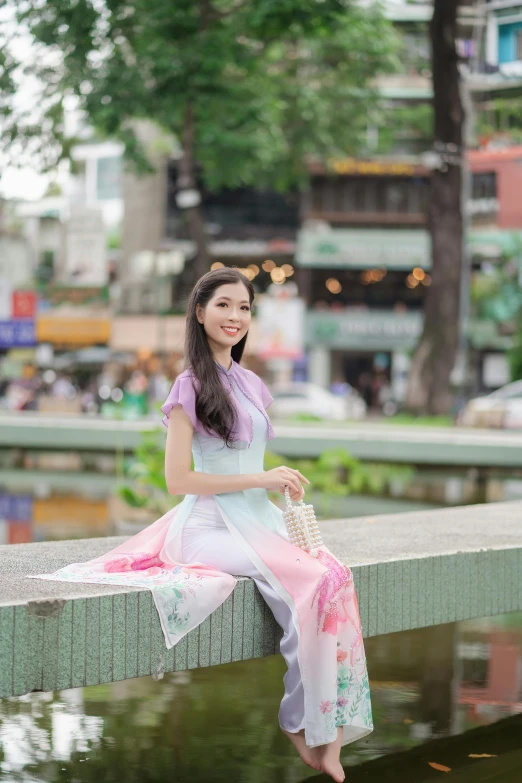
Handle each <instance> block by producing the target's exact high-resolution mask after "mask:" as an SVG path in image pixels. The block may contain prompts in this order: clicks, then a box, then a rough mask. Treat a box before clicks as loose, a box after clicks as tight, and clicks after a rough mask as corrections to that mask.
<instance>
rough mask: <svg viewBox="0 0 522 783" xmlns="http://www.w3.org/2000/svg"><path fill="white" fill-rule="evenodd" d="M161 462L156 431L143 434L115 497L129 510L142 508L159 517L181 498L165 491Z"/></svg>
mask: <svg viewBox="0 0 522 783" xmlns="http://www.w3.org/2000/svg"><path fill="white" fill-rule="evenodd" d="M164 460H165V444H164V441H163V440H162V438H161V435H160V431H159V430H158V431H155V432H147V433H145V434H144V435H143V436H142V440H141V443H140V445H139V446H138V448H137V449H136V451H135V452H134V458H133V460H132V462H131V464H130V467H129V468H128V470H127V474H126V479H127V481H126V483H125V484H123V485H121V486H119V487H118V489H117V494H118V496H119V497H120V498H121V499H122V500H123V501H124V502H125V503H127V505H129V506H131V507H132V508H146V509H149V510H150V511H152V512H154V513H158V514H159V515H162V514H165V513H166V512H167V511H168V510H169V509H170V508H173V507H174V506H176V505H177V504H178V503H180V502H181V500H182V498H179V497H173V496H172V495H169V493H168V491H167V485H166V483H165V467H164Z"/></svg>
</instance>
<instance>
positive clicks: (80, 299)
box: [43, 284, 109, 306]
mask: <svg viewBox="0 0 522 783" xmlns="http://www.w3.org/2000/svg"><path fill="white" fill-rule="evenodd" d="M43 297H44V300H45V302H46V303H47V305H48V306H56V305H60V304H64V303H65V304H68V305H70V304H72V305H85V304H92V303H96V304H97V303H100V302H104V303H107V302H108V301H109V288H108V286H88V285H82V286H72V285H56V284H51V285H47V286H45V288H44V289H43Z"/></svg>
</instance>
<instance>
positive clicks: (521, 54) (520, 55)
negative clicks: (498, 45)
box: [515, 30, 522, 60]
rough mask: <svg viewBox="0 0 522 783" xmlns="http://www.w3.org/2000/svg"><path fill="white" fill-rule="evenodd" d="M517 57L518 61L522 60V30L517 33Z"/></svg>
mask: <svg viewBox="0 0 522 783" xmlns="http://www.w3.org/2000/svg"><path fill="white" fill-rule="evenodd" d="M515 56H516V59H517V60H522V30H517V31H516V33H515Z"/></svg>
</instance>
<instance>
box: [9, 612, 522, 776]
mask: <svg viewBox="0 0 522 783" xmlns="http://www.w3.org/2000/svg"><path fill="white" fill-rule="evenodd" d="M366 649H367V653H368V668H369V672H370V685H371V693H372V703H373V712H374V720H375V730H374V732H373V733H372V734H370V735H369V736H368V737H365V738H364V739H363V740H360V741H359V742H358V743H355V744H353V745H349V746H347V747H345V748H344V749H343V754H342V762H343V765H344V766H345V769H346V770H347V780H352V781H364V783H371V782H372V781H375V783H377V781H379V783H382V781H383V780H390V781H406V783H424V781H429V780H432V779H433V780H435V779H436V778H437V777H439V778H440V776H441V774H443V772H441V771H440V770H439V769H436V768H434V767H432V766H430V763H432V764H438V765H441V766H443V767H446V768H449V769H451V771H452V774H451V775H450V776H449V777H448V781H452V780H457V781H460V782H461V783H464V782H465V781H468V780H469V781H470V783H471V781H473V783H481V782H482V781H484V783H485V782H486V781H488V783H489V782H490V781H495V783H519V781H520V770H521V769H522V751H521V748H522V714H521V713H522V613H520V614H513V615H505V616H502V617H496V618H491V619H484V620H474V621H467V622H461V623H456V624H450V625H444V626H439V627H437V628H428V629H424V630H420V631H409V632H403V633H398V634H390V635H388V636H382V637H378V638H372V639H367V640H366ZM284 671H285V665H284V662H283V660H282V658H281V657H280V656H272V657H270V658H264V659H259V660H254V661H242V662H239V663H233V664H227V665H222V666H217V667H212V668H207V669H198V670H193V671H189V672H178V673H172V674H169V675H166V676H165V677H164V679H163V680H160V681H157V682H155V681H154V680H152V679H151V678H150V677H143V678H138V679H134V680H127V681H124V682H118V683H111V684H107V685H99V686H96V687H89V688H82V689H75V690H67V691H61V692H56V693H33V694H29V695H27V696H24V697H18V698H11V699H5V700H3V701H0V781H2V782H4V781H5V783H14V782H15V781H31V783H36V782H40V781H42V782H43V781H45V782H46V783H47V782H49V783H51V782H52V783H54V782H55V781H60V782H63V783H65V782H66V781H67V782H70V783H88V782H89V783H90V781H97V782H98V781H104V783H113V781H114V783H119V782H120V781H122V780H123V781H125V782H126V783H133V781H136V783H138V781H139V783H156V781H157V782H158V783H160V782H161V783H164V781H166V780H175V781H187V783H188V782H189V781H190V783H200V782H201V783H209V782H214V781H215V782H216V783H218V782H219V783H221V781H223V783H224V782H225V781H227V782H228V781H234V782H235V781H239V782H240V783H241V782H244V783H264V781H273V782H274V783H297V781H303V780H306V779H308V778H312V777H313V778H314V779H315V780H316V781H317V783H318V782H319V781H320V780H321V779H324V778H322V776H320V775H319V774H318V773H315V772H314V771H313V770H310V769H309V768H308V767H305V766H304V765H303V764H302V763H301V762H300V760H299V759H298V758H296V757H295V754H294V751H293V748H292V747H291V745H290V743H289V742H288V740H287V739H286V738H285V737H284V736H283V735H282V734H281V732H280V731H279V729H278V725H277V710H278V705H279V701H280V698H281V696H282V690H283V686H282V677H283V674H284ZM496 721H501V722H499V723H496ZM462 732H466V734H462ZM470 754H479V755H480V754H488V756H491V757H490V758H471V757H470Z"/></svg>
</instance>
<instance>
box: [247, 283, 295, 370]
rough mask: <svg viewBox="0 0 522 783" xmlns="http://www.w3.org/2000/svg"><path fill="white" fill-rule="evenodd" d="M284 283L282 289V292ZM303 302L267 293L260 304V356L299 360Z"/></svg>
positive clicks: (258, 352)
mask: <svg viewBox="0 0 522 783" xmlns="http://www.w3.org/2000/svg"><path fill="white" fill-rule="evenodd" d="M283 288H284V287H283V286H281V287H280V288H279V290H280V291H281V293H283ZM304 313H305V307H304V301H303V300H302V299H300V298H298V297H292V298H283V297H282V296H268V295H266V296H264V297H263V298H262V300H261V301H260V303H259V306H258V321H259V346H258V349H257V355H258V356H259V358H260V359H298V358H300V357H301V356H302V355H303V353H304V350H303V331H304Z"/></svg>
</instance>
